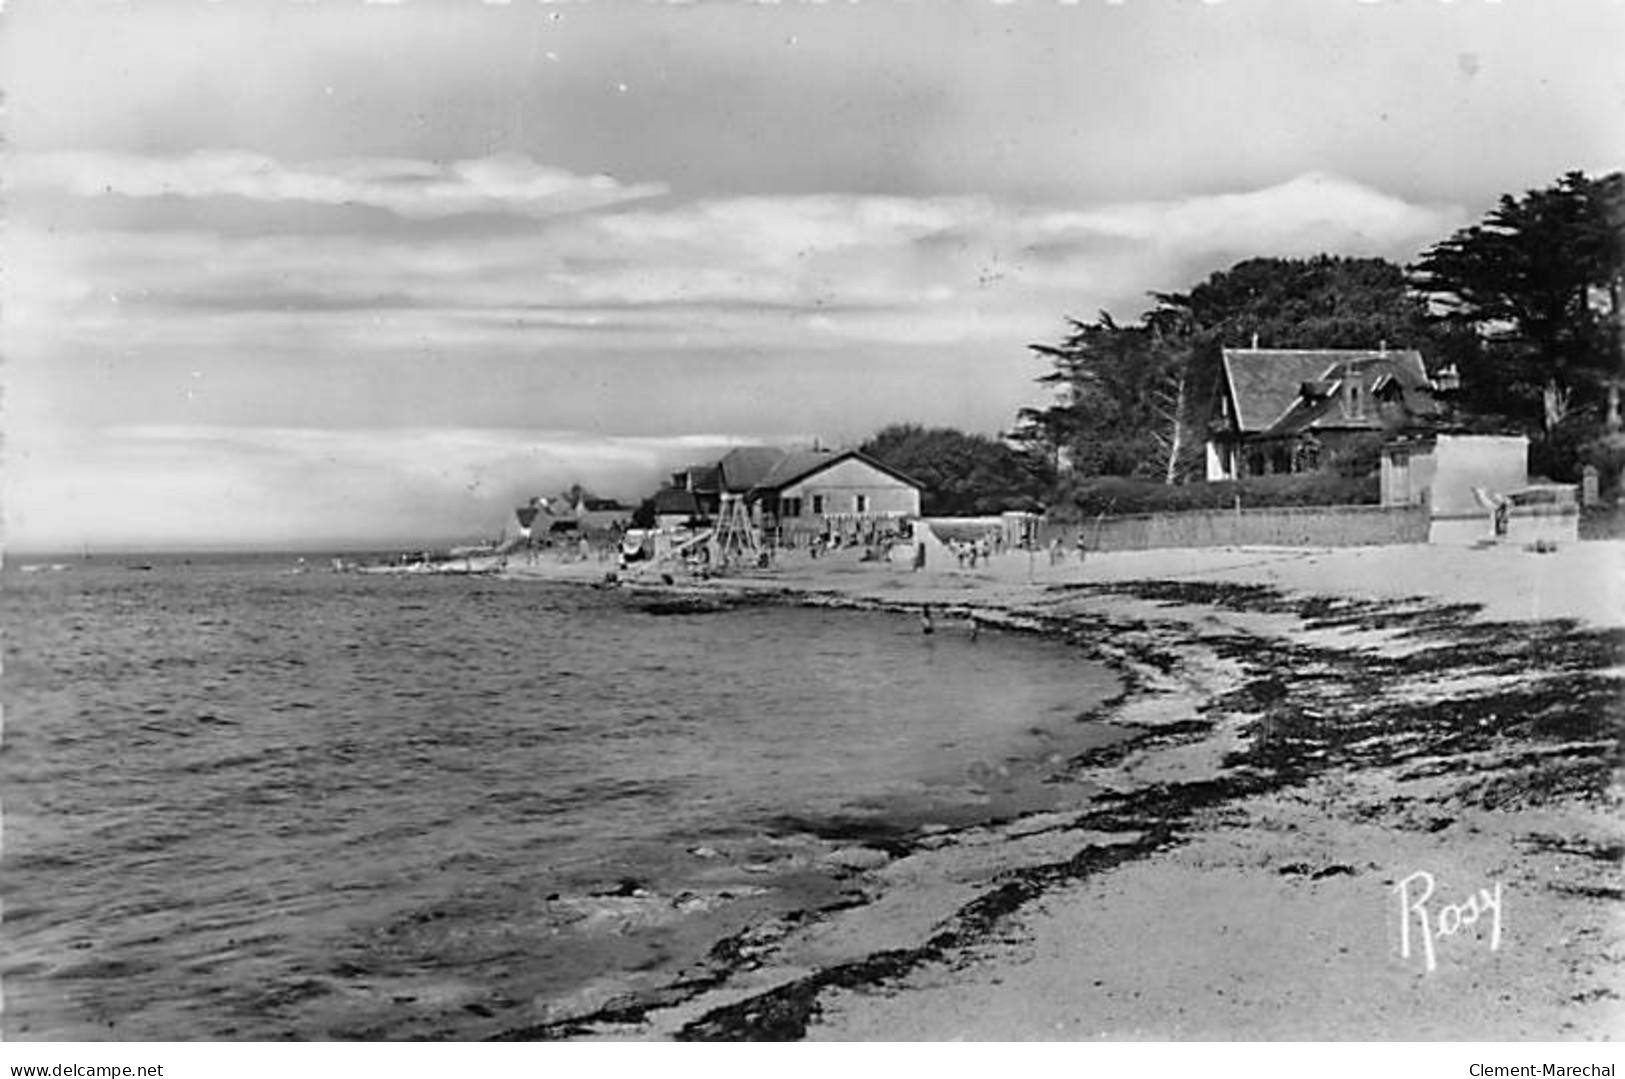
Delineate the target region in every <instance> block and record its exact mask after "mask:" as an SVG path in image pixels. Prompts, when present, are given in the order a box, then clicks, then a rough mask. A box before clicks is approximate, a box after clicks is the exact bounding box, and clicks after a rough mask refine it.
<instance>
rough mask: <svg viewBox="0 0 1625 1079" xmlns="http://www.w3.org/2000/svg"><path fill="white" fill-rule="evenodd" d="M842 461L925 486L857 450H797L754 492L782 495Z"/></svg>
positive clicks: (917, 487)
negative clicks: (770, 492)
mask: <svg viewBox="0 0 1625 1079" xmlns="http://www.w3.org/2000/svg"><path fill="white" fill-rule="evenodd" d="M842 461H861V462H863V463H864V464H866V465H868V466H869V467H870V468H873V469H875V470H876V471H879V472H884V473H885V474H886V475H888V476H890V477H891V478H892V479H894V480H897V481H898V482H900V483H906V484H908V485H909V486H910V487H913V488H916V489H922V488H923V487H924V486H925V485H924V484H922V483H921V482H920V481H919V480H917V479H915V478H914V477H912V476H909V475H906V474H904V473H902V472H899V471H898V470H897V469H895V468H892V467H891V466H890V465H888V464H886V463H885V462H883V461H877V460H875V459H874V458H873V457H870V456H869V455H868V454H866V453H860V452H859V451H857V450H844V451H842V452H840V453H832V452H831V451H829V450H798V451H795V452H792V453H787V454H785V455H784V457H783V458H782V459H781V460H780V461H779V462H778V464H776V465H774V466H773V469H772V470H771V471H770V472H769V473H768V474H767V475H766V476H763V477H762V480H761V482H760V483H758V484H757V485H756V488H755V490H756V491H757V492H767V491H782V490H783V489H784V488H786V487H789V486H790V485H791V484H794V483H800V482H801V481H802V480H804V479H807V478H809V477H811V476H815V475H817V474H818V473H820V472H822V471H824V470H825V469H826V468H831V467H833V466H835V465H838V464H840V463H841V462H842Z"/></svg>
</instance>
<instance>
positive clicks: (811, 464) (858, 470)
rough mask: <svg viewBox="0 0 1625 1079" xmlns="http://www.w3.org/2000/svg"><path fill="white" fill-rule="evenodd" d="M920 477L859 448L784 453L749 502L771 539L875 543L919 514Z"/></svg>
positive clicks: (794, 543) (795, 543) (790, 542)
mask: <svg viewBox="0 0 1625 1079" xmlns="http://www.w3.org/2000/svg"><path fill="white" fill-rule="evenodd" d="M921 490H922V488H921V485H920V483H919V481H918V480H915V479H913V478H912V477H910V476H907V475H904V474H903V473H901V472H899V471H897V470H896V469H894V468H892V467H890V466H888V465H886V464H883V463H881V462H880V461H877V460H875V459H874V458H873V457H870V456H868V455H867V454H863V453H860V452H858V451H857V450H844V451H840V452H834V451H830V450H802V451H797V452H790V453H786V454H784V456H783V457H781V458H780V459H779V461H778V462H777V463H776V464H775V465H774V466H773V468H772V469H770V470H769V471H768V472H767V473H766V474H765V475H764V476H763V477H762V478H761V479H760V480H759V481H758V482H757V483H756V485H755V487H754V488H752V490H751V492H750V495H749V502H750V504H751V505H752V507H753V508H754V511H755V517H756V520H757V523H758V524H759V525H760V526H761V528H762V530H763V532H764V534H765V535H766V536H767V537H768V538H769V539H770V540H772V541H774V542H777V543H780V544H785V545H791V546H800V545H802V544H804V543H806V542H808V541H810V540H811V539H812V538H813V537H815V536H817V537H828V538H830V539H831V540H834V541H836V542H839V543H842V544H865V545H868V544H873V543H876V542H878V541H880V540H883V539H886V538H888V537H894V536H896V535H898V534H900V533H901V532H903V531H904V527H905V525H904V522H906V521H911V520H913V519H915V518H917V517H919V515H920V493H921Z"/></svg>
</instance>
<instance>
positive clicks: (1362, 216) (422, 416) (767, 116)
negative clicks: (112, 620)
mask: <svg viewBox="0 0 1625 1079" xmlns="http://www.w3.org/2000/svg"><path fill="white" fill-rule="evenodd" d="M1620 55H1625V2H1622V0H1570V2H1567V3H1565V4H1563V5H1561V6H1560V7H1558V6H1554V5H1550V4H1540V3H1537V2H1535V0H1523V2H1519V0H1501V2H1498V3H1497V2H1484V0H1456V2H1453V3H1446V2H1442V0H1396V2H1359V0H1309V2H1304V0H1221V2H1216V3H1179V2H1171V0H1165V2H1152V0H1122V2H1117V3H1114V2H1110V0H1078V2H1076V3H1063V2H1059V0H1044V2H1039V0H1014V2H1010V3H994V2H992V0H974V2H966V3H957V4H956V3H949V2H933V3H928V2H924V0H908V2H904V0H862V2H859V3H848V2H841V0H830V2H826V3H813V2H798V0H784V2H780V3H703V2H697V3H681V4H679V3H666V4H662V3H646V2H632V0H617V2H606V0H586V2H557V3H538V2H535V0H510V2H508V3H500V4H499V3H478V2H475V0H462V2H459V0H435V2H431V0H399V2H396V3H361V2H343V0H312V2H298V0H259V2H251V0H217V2H208V0H185V2H174V3H168V2H143V0H126V2H121V3H113V2H101V3H75V2H73V0H66V2H63V0H56V2H46V0H11V2H10V3H9V4H8V5H7V6H6V7H5V9H4V11H3V12H0V90H3V92H4V112H3V114H0V133H3V135H4V147H3V151H0V153H3V156H0V195H3V198H4V204H5V223H4V231H3V233H0V357H3V361H4V362H3V366H0V381H3V390H4V398H3V412H0V435H3V440H4V441H3V455H4V456H3V471H0V477H3V479H0V499H3V512H4V523H5V530H6V531H5V542H6V545H7V547H8V548H10V549H12V550H14V551H15V550H43V549H51V548H55V549H73V550H77V549H79V548H80V547H81V546H85V545H89V546H91V547H98V546H99V547H104V548H113V547H168V546H185V547H193V548H198V547H208V546H217V545H258V546H268V547H300V548H305V547H309V548H321V547H323V546H333V547H338V546H352V545H385V546H403V547H413V546H418V545H422V544H427V543H435V542H444V541H447V540H452V539H470V538H477V537H479V536H482V535H483V536H489V535H493V534H495V533H496V532H497V531H498V530H500V529H501V528H502V526H503V524H504V523H505V522H506V521H507V520H508V519H509V518H510V516H511V512H512V508H513V506H514V505H515V504H516V503H517V502H518V501H520V500H522V499H523V498H526V497H528V496H530V495H533V494H552V493H556V492H557V491H559V490H561V489H562V488H564V487H566V486H568V485H569V484H571V483H575V482H579V483H583V484H585V485H587V486H588V487H590V488H593V489H594V490H596V491H598V492H599V493H601V494H605V495H612V496H617V497H621V498H623V499H626V500H629V501H635V500H636V499H638V498H640V497H642V496H644V495H646V494H649V493H651V492H652V491H653V489H654V487H655V486H656V485H657V484H658V482H659V480H660V478H661V476H662V475H663V474H664V473H665V472H667V471H669V470H671V469H673V468H676V467H680V466H681V465H684V464H686V463H690V462H694V461H702V460H705V459H707V458H708V457H710V456H713V455H715V454H716V453H717V452H719V451H720V449H721V448H724V447H726V446H727V445H730V444H737V443H740V442H760V441H768V442H776V443H781V444H785V445H805V444H808V443H810V442H811V441H812V440H814V439H817V440H819V441H820V442H821V443H822V444H824V445H829V446H841V445H856V444H857V443H859V442H861V441H862V440H863V439H864V438H865V437H867V436H868V435H870V434H872V433H873V432H874V431H876V430H877V429H879V428H880V427H882V426H884V425H886V424H888V423H891V422H900V421H908V422H919V423H926V424H931V425H936V424H948V425H953V426H956V427H960V428H963V429H965V430H969V431H976V432H981V433H985V434H990V435H991V434H996V433H998V432H1000V431H1003V430H1007V429H1009V428H1010V427H1011V426H1013V425H1014V422H1015V416H1016V413H1017V411H1018V410H1019V409H1020V408H1022V407H1024V406H1027V405H1034V404H1041V403H1043V401H1044V392H1043V389H1042V387H1040V386H1038V385H1037V384H1035V382H1034V379H1035V378H1036V377H1037V376H1038V375H1040V374H1042V373H1043V372H1044V369H1045V368H1044V364H1043V362H1042V361H1041V360H1039V359H1038V358H1037V357H1035V356H1034V355H1033V354H1032V353H1031V352H1029V351H1028V349H1027V346H1028V345H1029V344H1030V343H1033V342H1043V341H1054V340H1057V339H1058V338H1059V337H1060V336H1061V335H1062V334H1063V333H1064V332H1065V329H1066V319H1067V318H1068V317H1079V318H1085V319H1087V318H1092V317H1093V316H1094V315H1095V314H1096V313H1097V312H1098V311H1100V310H1103V309H1104V310H1109V311H1111V312H1112V313H1113V314H1114V315H1115V316H1117V317H1118V318H1120V319H1132V318H1133V317H1135V316H1137V315H1138V314H1139V313H1140V312H1141V311H1142V310H1144V309H1145V307H1146V306H1147V300H1146V294H1147V293H1148V292H1150V291H1152V290H1157V291H1178V290H1182V289H1185V288H1188V287H1190V286H1191V285H1193V284H1195V283H1196V282H1198V281H1200V280H1201V279H1203V278H1204V277H1206V276H1207V275H1208V274H1210V273H1212V272H1214V271H1216V270H1220V269H1223V268H1225V267H1227V266H1229V265H1231V264H1233V263H1234V262H1236V261H1239V260H1240V259H1243V258H1248V257H1252V256H1259V255H1266V256H1309V255H1313V254H1316V253H1319V252H1323V251H1324V252H1330V253H1336V254H1344V255H1361V256H1382V257H1386V258H1391V259H1394V260H1396V261H1399V262H1406V261H1410V260H1413V259H1414V258H1415V257H1416V256H1417V255H1418V254H1420V252H1421V251H1422V250H1424V249H1425V248H1426V247H1427V246H1428V245H1430V244H1431V243H1434V242H1436V241H1438V240H1440V239H1443V238H1445V237H1446V236H1448V235H1449V234H1450V233H1451V232H1453V231H1454V230H1455V229H1457V228H1460V227H1463V226H1465V225H1468V224H1471V223H1473V222H1474V221H1476V220H1478V219H1479V218H1480V217H1481V216H1482V215H1483V213H1484V212H1485V211H1486V210H1488V209H1489V208H1490V207H1491V206H1493V204H1494V202H1495V200H1496V198H1497V197H1498V196H1499V195H1500V194H1501V193H1503V192H1514V193H1520V192H1522V191H1525V190H1528V189H1532V188H1538V187H1543V186H1545V185H1547V184H1549V183H1551V182H1552V181H1553V180H1555V179H1556V178H1557V177H1558V176H1560V175H1561V174H1562V173H1564V172H1566V171H1568V170H1571V169H1576V168H1578V169H1583V170H1585V171H1587V172H1589V173H1592V174H1594V175H1596V174H1601V173H1605V172H1609V171H1613V170H1615V169H1618V168H1620V167H1621V166H1622V165H1625V65H1622V64H1620V63H1618V59H1617V58H1618V56H1620Z"/></svg>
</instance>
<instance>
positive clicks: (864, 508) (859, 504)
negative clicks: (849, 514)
mask: <svg viewBox="0 0 1625 1079" xmlns="http://www.w3.org/2000/svg"><path fill="white" fill-rule="evenodd" d="M852 511H853V512H854V513H868V512H869V496H868V495H853V496H852Z"/></svg>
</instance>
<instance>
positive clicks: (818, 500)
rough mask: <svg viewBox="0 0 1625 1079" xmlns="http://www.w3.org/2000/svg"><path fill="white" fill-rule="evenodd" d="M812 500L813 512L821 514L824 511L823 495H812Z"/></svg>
mask: <svg viewBox="0 0 1625 1079" xmlns="http://www.w3.org/2000/svg"><path fill="white" fill-rule="evenodd" d="M812 500H813V513H814V515H821V514H822V513H823V512H824V496H823V495H813V496H812Z"/></svg>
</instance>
